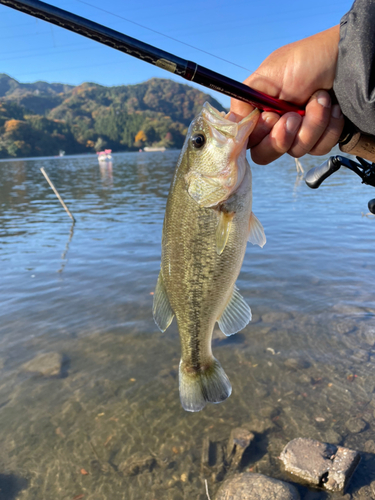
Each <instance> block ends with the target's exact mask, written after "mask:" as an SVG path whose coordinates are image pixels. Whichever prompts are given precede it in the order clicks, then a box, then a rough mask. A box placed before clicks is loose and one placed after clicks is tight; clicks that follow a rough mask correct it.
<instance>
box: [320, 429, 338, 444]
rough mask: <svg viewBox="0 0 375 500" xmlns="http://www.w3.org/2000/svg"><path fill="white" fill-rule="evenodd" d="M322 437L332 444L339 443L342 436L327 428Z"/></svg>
mask: <svg viewBox="0 0 375 500" xmlns="http://www.w3.org/2000/svg"><path fill="white" fill-rule="evenodd" d="M324 439H325V440H326V441H327V443H332V444H339V443H340V442H341V440H342V436H340V434H339V433H338V432H336V431H334V430H333V429H329V430H328V431H327V432H326V433H325V435H324Z"/></svg>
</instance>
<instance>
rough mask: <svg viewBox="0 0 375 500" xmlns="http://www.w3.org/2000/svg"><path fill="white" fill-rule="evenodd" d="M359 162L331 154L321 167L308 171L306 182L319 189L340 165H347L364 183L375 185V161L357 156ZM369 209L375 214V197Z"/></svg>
mask: <svg viewBox="0 0 375 500" xmlns="http://www.w3.org/2000/svg"><path fill="white" fill-rule="evenodd" d="M356 158H357V160H358V162H356V161H354V160H350V159H349V158H345V157H344V156H331V157H330V158H328V160H327V161H325V162H324V163H323V164H322V165H320V166H319V167H314V168H312V169H311V170H309V171H308V172H307V175H306V178H305V182H306V184H307V185H308V186H309V187H310V188H311V189H317V188H318V187H319V186H320V185H321V183H322V182H323V181H325V180H326V179H327V178H328V177H329V176H330V175H332V174H333V173H335V172H337V170H338V169H339V168H340V167H346V168H348V169H349V170H351V171H352V172H354V173H356V174H357V175H359V177H360V178H361V179H362V184H368V185H369V186H373V187H375V163H369V162H368V161H366V160H364V159H363V158H360V157H359V156H356ZM368 209H369V210H370V212H371V213H373V214H375V198H373V199H372V200H370V201H369V202H368Z"/></svg>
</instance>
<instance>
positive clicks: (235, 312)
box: [218, 286, 251, 336]
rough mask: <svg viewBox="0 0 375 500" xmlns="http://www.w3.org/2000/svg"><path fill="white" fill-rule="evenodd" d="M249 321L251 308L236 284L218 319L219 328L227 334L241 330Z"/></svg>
mask: <svg viewBox="0 0 375 500" xmlns="http://www.w3.org/2000/svg"><path fill="white" fill-rule="evenodd" d="M249 321H251V309H250V306H249V305H248V304H247V303H246V302H245V300H244V298H243V297H242V295H241V294H240V292H239V291H238V288H237V287H236V286H234V287H233V292H232V295H231V297H230V299H229V301H228V303H227V305H226V307H225V309H224V311H223V313H222V314H221V316H220V318H219V319H218V323H219V327H220V330H221V331H222V332H223V333H224V334H225V335H227V336H229V335H233V334H234V333H237V332H239V331H241V330H242V329H243V328H245V326H246V325H247V324H248V323H249Z"/></svg>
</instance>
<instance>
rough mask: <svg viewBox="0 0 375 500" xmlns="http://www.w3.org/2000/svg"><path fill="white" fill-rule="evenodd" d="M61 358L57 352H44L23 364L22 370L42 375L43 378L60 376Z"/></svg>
mask: <svg viewBox="0 0 375 500" xmlns="http://www.w3.org/2000/svg"><path fill="white" fill-rule="evenodd" d="M62 364H63V357H62V355H61V354H59V353H58V352H46V353H44V354H38V356H36V357H35V358H34V359H32V360H31V361H28V362H27V363H24V364H23V365H22V370H23V371H24V372H32V373H38V374H40V375H43V376H44V377H53V376H58V375H60V374H61V368H62Z"/></svg>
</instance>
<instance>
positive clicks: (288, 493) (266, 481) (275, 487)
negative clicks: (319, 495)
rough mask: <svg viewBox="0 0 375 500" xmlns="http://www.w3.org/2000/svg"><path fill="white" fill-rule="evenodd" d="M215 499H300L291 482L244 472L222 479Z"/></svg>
mask: <svg viewBox="0 0 375 500" xmlns="http://www.w3.org/2000/svg"><path fill="white" fill-rule="evenodd" d="M216 500H300V496H299V494H298V492H297V490H296V489H295V488H294V486H292V485H291V484H288V483H284V482H283V481H278V480H276V479H272V478H270V477H267V476H263V475H261V474H252V473H251V472H244V473H243V474H238V475H236V476H234V477H232V478H231V479H227V480H226V481H224V483H223V484H222V486H221V487H220V488H219V491H218V492H217V495H216Z"/></svg>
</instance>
